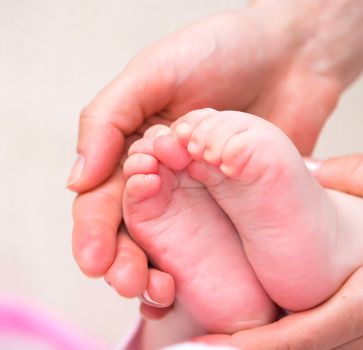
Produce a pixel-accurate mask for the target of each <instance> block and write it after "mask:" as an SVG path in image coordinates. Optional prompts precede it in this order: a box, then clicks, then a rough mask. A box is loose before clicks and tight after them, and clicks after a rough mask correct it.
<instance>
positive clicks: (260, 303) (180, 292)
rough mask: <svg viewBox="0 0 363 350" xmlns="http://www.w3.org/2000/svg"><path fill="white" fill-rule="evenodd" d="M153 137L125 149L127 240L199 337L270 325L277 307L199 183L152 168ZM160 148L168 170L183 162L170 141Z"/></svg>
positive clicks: (177, 147) (231, 228)
mask: <svg viewBox="0 0 363 350" xmlns="http://www.w3.org/2000/svg"><path fill="white" fill-rule="evenodd" d="M161 128H163V127H161ZM165 128H166V127H165ZM166 129H167V131H168V132H169V129H168V128H166ZM153 130H158V127H154V128H152V129H151V130H149V131H148V132H147V137H145V138H144V139H141V140H140V141H138V142H137V143H136V144H135V145H134V146H133V147H131V149H130V151H131V155H130V157H129V158H128V159H127V160H126V162H125V164H124V174H125V177H126V179H127V182H126V187H125V194H124V214H125V221H126V224H127V227H128V229H129V232H130V234H131V235H132V237H133V238H134V240H135V241H136V242H137V243H138V244H139V245H140V246H141V248H143V249H144V250H145V251H146V253H147V254H148V256H149V257H150V259H151V260H152V262H153V263H154V264H155V265H156V266H157V267H158V268H160V269H161V270H163V271H165V272H168V273H169V274H171V275H172V276H173V277H174V280H175V284H176V301H177V305H178V306H181V307H182V308H184V309H185V310H187V312H188V314H189V315H191V319H194V320H195V321H196V322H197V323H198V324H199V325H200V326H202V327H203V328H204V329H205V330H208V331H209V332H220V333H232V332H235V331H237V330H241V329H245V328H251V327H256V326H259V325H262V324H265V323H269V322H271V321H272V320H273V319H274V317H275V307H274V305H273V303H272V302H271V300H270V299H269V298H268V296H267V295H266V293H265V291H264V290H263V288H262V287H261V285H260V283H259V281H258V280H257V278H256V276H255V274H254V272H253V270H252V269H251V267H250V265H249V262H248V261H247V259H246V257H245V254H244V251H243V246H242V244H241V241H240V238H239V236H238V233H237V232H236V230H235V228H234V226H233V225H232V223H231V222H230V220H229V219H228V218H227V216H226V215H225V213H224V212H223V210H221V208H220V207H219V206H218V204H217V203H216V202H215V201H214V200H213V198H211V196H210V194H209V193H208V191H207V190H206V188H205V187H204V186H203V185H202V184H201V183H200V182H198V181H196V180H194V179H192V178H191V177H190V176H189V175H188V174H187V172H186V171H172V170H171V169H170V168H169V167H168V166H166V165H165V164H162V163H160V162H158V160H157V159H156V158H155V157H154V156H153V154H152V153H153V143H154V138H155V133H156V132H153ZM165 146H166V147H163V152H164V153H163V156H164V159H165V161H166V162H167V163H171V164H173V162H174V161H175V159H179V160H180V159H182V158H183V157H184V159H185V157H186V156H187V157H189V156H188V155H187V153H186V152H185V150H184V149H183V148H182V147H180V145H179V144H178V143H177V142H175V140H173V145H170V146H171V147H168V145H165ZM191 322H192V321H190V322H189V323H191Z"/></svg>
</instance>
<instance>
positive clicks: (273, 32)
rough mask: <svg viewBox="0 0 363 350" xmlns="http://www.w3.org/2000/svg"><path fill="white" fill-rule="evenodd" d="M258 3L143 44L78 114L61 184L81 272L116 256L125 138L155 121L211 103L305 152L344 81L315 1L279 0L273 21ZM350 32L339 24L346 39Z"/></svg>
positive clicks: (94, 272)
mask: <svg viewBox="0 0 363 350" xmlns="http://www.w3.org/2000/svg"><path fill="white" fill-rule="evenodd" d="M261 3H262V4H261V6H260V5H259V4H257V5H256V7H252V8H250V9H247V10H244V11H238V12H234V13H226V14H222V15H219V16H215V17H212V18H209V19H207V20H205V21H202V22H199V23H197V24H194V25H191V26H189V27H187V28H186V29H184V30H181V31H179V32H178V33H176V34H174V35H172V36H170V37H168V38H167V39H165V40H163V41H161V42H160V43H158V44H156V45H153V46H152V47H150V48H148V49H146V50H144V51H143V52H141V53H140V54H139V55H138V56H137V57H136V58H135V59H134V60H132V61H131V63H130V64H129V65H128V66H127V67H126V68H125V70H124V71H123V72H122V73H121V75H120V76H119V77H117V78H116V79H115V80H114V81H113V82H111V83H110V84H109V85H108V86H107V87H106V88H105V89H104V90H103V91H101V93H100V94H99V95H98V96H97V97H96V98H95V99H94V100H93V101H92V102H91V103H90V104H89V105H88V106H87V107H85V108H84V110H83V111H82V114H81V119H80V132H79V141H78V154H79V157H78V160H77V162H76V163H75V166H74V168H73V171H72V174H71V176H70V178H69V188H70V189H72V190H74V191H77V192H81V193H83V194H81V195H79V196H78V197H77V198H76V200H75V203H74V235H73V251H74V255H75V257H76V260H77V262H78V264H79V265H80V267H81V269H82V271H84V272H85V273H86V274H87V275H90V276H101V275H103V274H104V273H106V271H107V270H108V268H109V267H110V266H111V264H112V262H113V260H114V257H115V252H116V233H117V228H118V227H119V225H120V223H121V198H122V192H123V183H122V181H123V180H122V179H121V176H120V173H121V172H120V165H119V164H120V157H121V154H122V151H123V149H124V144H125V135H130V134H133V133H135V132H136V131H137V130H138V129H139V130H140V127H141V131H142V129H143V128H146V127H147V126H148V125H149V124H152V123H154V122H155V119H156V120H157V122H164V123H167V122H170V121H171V120H174V119H176V118H178V117H179V116H181V115H183V114H184V113H186V112H188V111H190V110H192V109H197V108H203V107H213V108H215V109H234V110H243V111H248V112H251V113H254V114H257V115H260V116H262V117H265V118H267V119H269V120H271V121H272V122H274V123H275V124H277V125H278V126H280V127H281V128H282V129H283V130H284V131H285V132H286V133H287V134H288V135H289V136H290V137H291V138H292V140H293V141H294V142H295V144H296V145H297V146H298V148H299V149H300V151H301V152H302V153H305V154H308V153H309V152H310V151H311V150H312V147H313V145H314V143H315V141H316V138H317V135H318V133H319V131H320V129H321V127H322V125H323V123H324V121H325V120H326V118H327V116H328V115H329V113H330V112H331V110H332V109H333V108H334V106H335V104H336V102H337V100H338V97H339V95H340V93H341V91H342V90H343V89H344V87H345V86H346V85H347V82H346V81H344V82H342V81H340V80H339V77H340V75H339V74H337V73H336V72H337V70H338V69H337V67H336V65H337V63H336V62H335V61H334V62H330V57H335V56H333V55H330V53H331V52H330V50H328V48H329V45H330V42H333V43H334V36H333V37H332V38H328V40H327V38H323V39H324V46H325V47H327V49H326V50H321V43H320V42H319V35H317V33H315V36H314V30H313V27H314V25H313V24H312V23H311V20H310V19H311V18H315V17H314V14H313V13H314V11H315V12H316V11H318V10H319V9H318V8H317V6H312V10H311V8H307V9H305V7H304V6H305V5H304V6H299V7H296V9H295V12H294V11H291V8H290V7H291V6H290V5H289V4H288V2H286V4H285V6H287V7H288V9H286V11H284V9H281V8H279V9H278V12H279V16H276V18H275V16H271V13H270V12H269V11H268V6H267V7H264V6H266V5H265V4H264V3H266V1H262V2H261ZM281 3H282V4H283V3H285V1H282V2H281ZM303 3H304V4H305V3H309V1H303ZM313 3H316V2H315V1H314V2H313ZM280 7H281V6H280ZM310 7H311V6H310ZM329 8H331V6H330V5H329ZM320 11H321V10H320ZM311 12H313V13H311ZM324 13H325V12H324ZM304 16H305V17H308V18H309V20H308V21H304ZM340 17H341V15H340ZM340 17H339V18H340ZM330 20H331V19H330ZM305 22H306V23H308V24H309V27H308V28H305V27H304V28H303V26H302V24H301V23H305ZM326 22H328V23H329V21H328V20H326V21H325V22H324V23H326ZM335 24H336V21H335V22H334V26H332V28H335V27H336V25H335ZM319 25H320V24H319ZM351 29H352V28H349V26H348V27H347V28H345V29H344V30H346V31H348V32H349V33H348V34H349V35H350V34H351ZM329 31H331V30H330V29H329ZM306 33H309V35H306ZM310 34H311V35H310ZM339 34H340V35H341V31H340V32H339ZM346 42H348V41H346ZM346 42H344V43H346ZM331 45H332V44H331ZM325 54H327V55H328V57H325V56H324V55H325ZM338 63H339V64H340V61H339V62H338ZM351 66H352V65H351ZM349 76H350V75H349ZM351 80H352V79H351ZM349 82H350V81H349ZM155 115H157V116H155ZM152 116H154V117H152ZM142 125H143V127H142ZM100 184H101V185H100ZM96 186H98V187H96ZM91 189H92V190H91ZM86 191H88V192H86ZM85 192H86V193H85Z"/></svg>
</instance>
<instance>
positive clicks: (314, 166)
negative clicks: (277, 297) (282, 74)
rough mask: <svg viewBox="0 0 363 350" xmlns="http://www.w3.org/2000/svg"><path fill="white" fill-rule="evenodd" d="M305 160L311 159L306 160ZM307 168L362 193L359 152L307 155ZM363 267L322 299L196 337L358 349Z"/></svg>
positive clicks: (259, 348) (332, 184)
mask: <svg viewBox="0 0 363 350" xmlns="http://www.w3.org/2000/svg"><path fill="white" fill-rule="evenodd" d="M309 163H310V164H309ZM308 165H309V168H310V169H311V171H312V173H313V175H314V176H315V177H316V178H317V179H318V180H319V182H320V183H321V184H322V185H323V186H325V187H328V188H331V189H335V190H339V191H343V192H346V193H350V194H352V195H355V196H357V197H362V198H363V154H355V155H350V156H344V157H336V158H331V159H328V160H325V161H322V162H317V161H314V162H312V161H310V162H308ZM362 285H363V267H361V268H360V269H358V270H357V271H356V272H355V273H354V274H353V275H352V276H351V277H350V278H349V279H348V281H347V282H346V283H345V284H344V286H343V287H342V288H341V289H340V290H339V291H338V292H337V293H336V295H334V296H333V297H332V298H331V299H330V300H328V301H326V302H325V303H324V304H322V305H320V306H318V307H316V308H314V309H311V310H308V311H304V312H299V313H295V314H291V315H288V316H286V317H284V318H282V319H281V320H279V321H277V322H275V323H272V324H269V325H266V326H263V327H259V328H256V329H252V330H246V331H241V332H237V333H235V334H233V335H232V336H229V335H210V336H205V337H201V338H199V339H196V341H198V342H203V343H209V344H214V345H217V344H223V345H227V344H228V345H230V346H233V347H236V348H239V349H248V350H277V349H278V350H302V349H309V350H333V349H334V350H338V349H339V350H360V349H363V311H362V310H363V289H362Z"/></svg>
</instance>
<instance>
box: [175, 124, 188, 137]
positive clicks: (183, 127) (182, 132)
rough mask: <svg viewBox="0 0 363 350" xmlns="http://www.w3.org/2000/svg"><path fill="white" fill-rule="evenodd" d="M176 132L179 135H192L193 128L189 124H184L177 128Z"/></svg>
mask: <svg viewBox="0 0 363 350" xmlns="http://www.w3.org/2000/svg"><path fill="white" fill-rule="evenodd" d="M175 130H176V132H177V133H178V134H179V135H182V136H186V135H189V134H190V132H191V130H192V127H191V126H190V125H189V123H186V122H182V123H180V124H178V125H177V126H176V128H175Z"/></svg>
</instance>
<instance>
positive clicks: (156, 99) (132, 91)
mask: <svg viewBox="0 0 363 350" xmlns="http://www.w3.org/2000/svg"><path fill="white" fill-rule="evenodd" d="M150 50H151V52H149V51H150ZM155 51H156V53H155V54H153V52H154V51H153V50H152V49H149V50H146V51H145V52H144V53H141V54H140V55H139V56H138V57H136V58H135V59H134V60H133V61H132V62H131V63H130V64H129V65H128V67H126V69H125V70H124V72H123V73H122V74H121V75H120V76H119V77H117V78H116V79H115V80H114V81H113V82H111V83H110V84H109V85H108V86H106V87H105V88H104V89H103V90H102V91H101V93H100V94H99V95H98V96H96V98H95V99H94V100H93V101H92V102H91V103H90V104H89V105H87V106H86V107H85V108H84V109H83V111H82V112H81V116H80V124H79V139H78V145H77V152H78V158H77V161H76V162H75V164H74V166H73V168H72V171H71V175H70V177H69V180H68V187H69V188H70V189H71V190H74V191H77V192H84V191H86V190H89V189H91V188H93V187H95V186H97V185H99V184H100V183H101V182H103V181H104V180H105V179H106V178H107V177H108V176H110V174H111V173H112V172H113V171H114V169H115V167H116V164H117V163H118V161H119V159H120V156H121V154H122V151H123V148H124V135H128V134H131V133H133V132H134V131H135V130H136V129H137V128H138V127H140V125H142V123H143V121H144V119H145V118H146V117H148V116H151V115H153V114H156V113H157V112H159V111H160V110H162V109H163V108H164V107H165V106H166V105H167V103H168V101H169V100H170V98H171V94H172V91H173V90H172V86H171V85H170V84H171V81H172V78H171V75H170V74H167V72H166V71H164V68H165V65H163V64H161V63H160V62H159V61H158V60H159V57H158V55H157V52H158V50H157V49H155ZM158 67H164V68H163V72H162V74H159V73H160V72H159V71H158Z"/></svg>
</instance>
